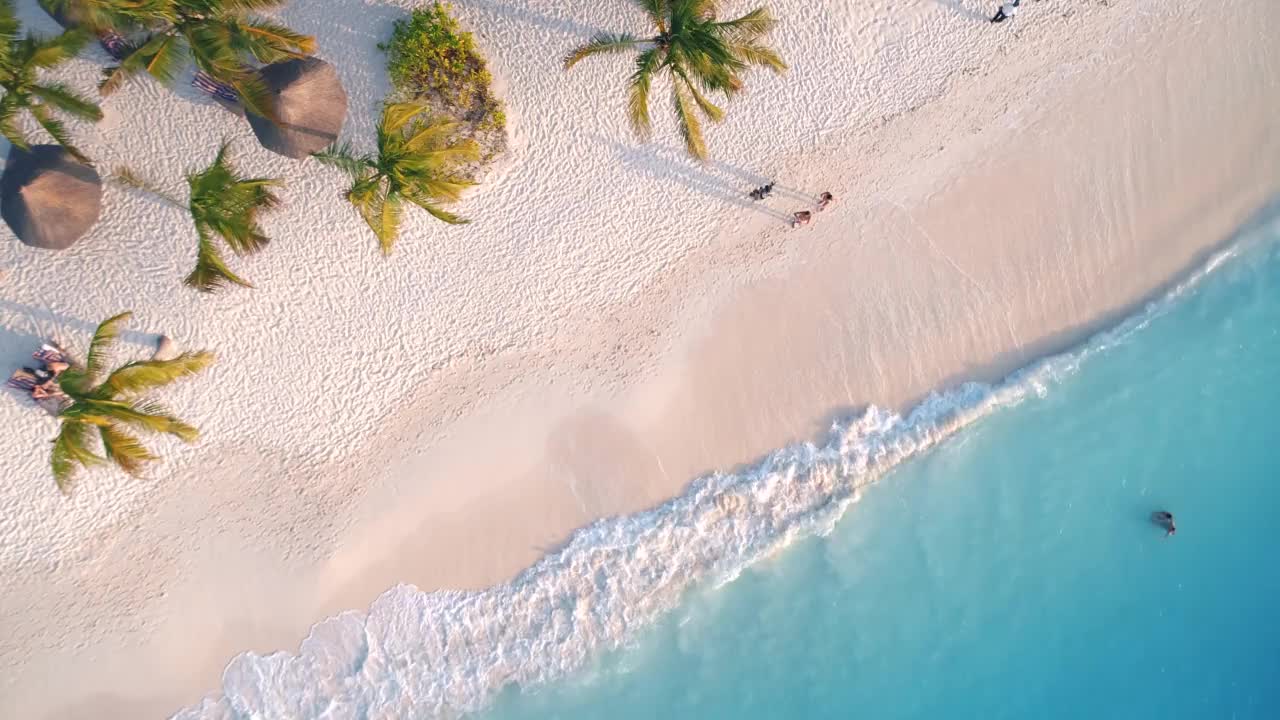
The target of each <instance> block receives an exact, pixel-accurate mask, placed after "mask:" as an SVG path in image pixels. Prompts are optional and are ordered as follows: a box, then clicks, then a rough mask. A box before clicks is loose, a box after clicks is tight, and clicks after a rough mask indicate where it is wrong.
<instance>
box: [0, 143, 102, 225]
mask: <svg viewBox="0 0 1280 720" xmlns="http://www.w3.org/2000/svg"><path fill="white" fill-rule="evenodd" d="M101 210H102V178H101V177H99V176H98V171H97V170H94V169H93V168H92V167H89V166H88V165H85V164H83V163H81V162H78V161H77V160H76V159H75V158H73V157H71V154H70V153H68V152H67V151H66V150H64V149H62V148H61V147H59V146H57V145H33V146H31V149H30V150H29V151H28V150H23V149H21V148H19V147H17V146H14V147H13V148H12V149H10V150H9V160H8V162H7V163H6V164H5V168H4V176H3V177H0V216H2V217H4V221H5V222H6V223H8V224H9V227H11V228H13V232H14V234H15V235H17V236H18V239H19V240H21V241H22V242H24V243H26V244H28V245H30V246H32V247H38V248H47V249H49V250H63V249H65V248H69V247H71V245H72V244H74V243H75V241H76V240H79V239H80V237H81V236H82V235H84V234H85V233H86V232H88V231H89V228H91V227H93V224H94V223H95V222H97V221H98V213H99V212H101Z"/></svg>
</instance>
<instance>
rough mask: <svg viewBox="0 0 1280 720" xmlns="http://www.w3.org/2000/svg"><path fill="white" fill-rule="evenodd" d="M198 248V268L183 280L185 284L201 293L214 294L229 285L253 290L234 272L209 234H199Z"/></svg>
mask: <svg viewBox="0 0 1280 720" xmlns="http://www.w3.org/2000/svg"><path fill="white" fill-rule="evenodd" d="M199 236H200V237H199V240H198V241H197V243H198V244H197V247H196V266H195V268H193V269H192V270H191V273H190V274H189V275H187V277H186V278H184V279H183V281H182V282H183V284H185V285H187V286H188V287H192V288H195V289H196V290H199V291H200V292H214V291H217V290H221V289H222V288H225V287H226V286H227V285H228V284H234V285H239V286H240V287H246V288H251V287H253V285H250V284H249V283H248V282H247V281H245V280H244V279H243V278H241V277H240V276H239V275H236V274H235V273H234V272H232V270H231V268H229V267H227V264H226V262H225V261H223V259H222V255H221V254H219V253H218V248H217V247H215V246H214V244H213V242H212V241H211V240H210V239H209V236H208V234H207V233H203V232H202V233H199Z"/></svg>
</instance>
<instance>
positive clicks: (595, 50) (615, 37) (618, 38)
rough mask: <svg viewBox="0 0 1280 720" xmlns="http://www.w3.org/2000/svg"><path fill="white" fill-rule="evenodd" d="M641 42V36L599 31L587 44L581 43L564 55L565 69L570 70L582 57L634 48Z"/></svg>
mask: <svg viewBox="0 0 1280 720" xmlns="http://www.w3.org/2000/svg"><path fill="white" fill-rule="evenodd" d="M641 42H642V41H641V40H640V39H639V38H637V37H635V36H634V35H629V34H626V33H599V34H597V35H596V36H595V37H593V38H591V40H589V41H588V42H587V43H586V44H584V45H579V46H578V47H576V48H574V49H573V50H570V51H569V53H568V54H567V55H565V56H564V69H565V70H568V69H569V68H571V67H573V66H574V65H577V64H578V62H579V61H581V60H582V59H584V58H587V57H590V56H592V55H602V54H605V53H620V52H627V51H630V50H634V49H635V47H636V46H637V45H639V44H640V43H641Z"/></svg>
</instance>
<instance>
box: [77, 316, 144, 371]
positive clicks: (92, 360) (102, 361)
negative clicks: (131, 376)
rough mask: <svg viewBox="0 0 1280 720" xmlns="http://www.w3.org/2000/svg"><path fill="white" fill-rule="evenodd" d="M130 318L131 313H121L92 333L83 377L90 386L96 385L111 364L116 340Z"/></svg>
mask: <svg viewBox="0 0 1280 720" xmlns="http://www.w3.org/2000/svg"><path fill="white" fill-rule="evenodd" d="M132 317H133V313H132V312H128V311H125V312H122V313H120V314H119V315H115V316H113V317H109V318H107V319H106V320H103V321H102V323H101V324H100V325H98V329H97V330H95V331H94V332H93V339H92V340H90V341H89V352H88V353H87V354H86V355H85V375H86V377H87V379H88V381H89V383H90V384H91V385H96V384H97V383H98V380H99V379H100V378H101V377H102V376H103V374H104V373H105V372H106V370H107V366H108V365H110V364H111V358H112V355H113V353H114V350H115V344H116V340H117V339H119V338H120V333H121V332H122V331H123V330H124V326H125V323H127V322H129V320H130V318H132Z"/></svg>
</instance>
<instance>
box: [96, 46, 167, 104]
mask: <svg viewBox="0 0 1280 720" xmlns="http://www.w3.org/2000/svg"><path fill="white" fill-rule="evenodd" d="M171 40H172V37H171V36H169V35H153V36H151V37H150V38H148V39H147V40H146V41H144V42H143V43H142V44H140V45H138V44H129V45H126V46H125V50H124V56H123V57H122V58H121V59H120V62H119V63H117V64H116V65H109V66H107V67H104V68H103V69H102V80H100V81H99V82H98V92H100V93H102V95H104V96H106V95H110V94H112V93H114V92H115V91H117V90H119V89H120V88H122V87H124V84H125V83H126V82H128V80H129V79H130V78H132V77H133V76H134V75H137V74H139V73H144V72H148V70H147V66H148V65H149V64H150V63H151V59H152V57H153V56H154V55H155V54H156V52H157V51H158V50H159V49H160V48H161V47H163V46H164V45H165V44H166V43H168V42H170V41H171ZM161 69H164V68H163V65H162V66H161Z"/></svg>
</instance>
